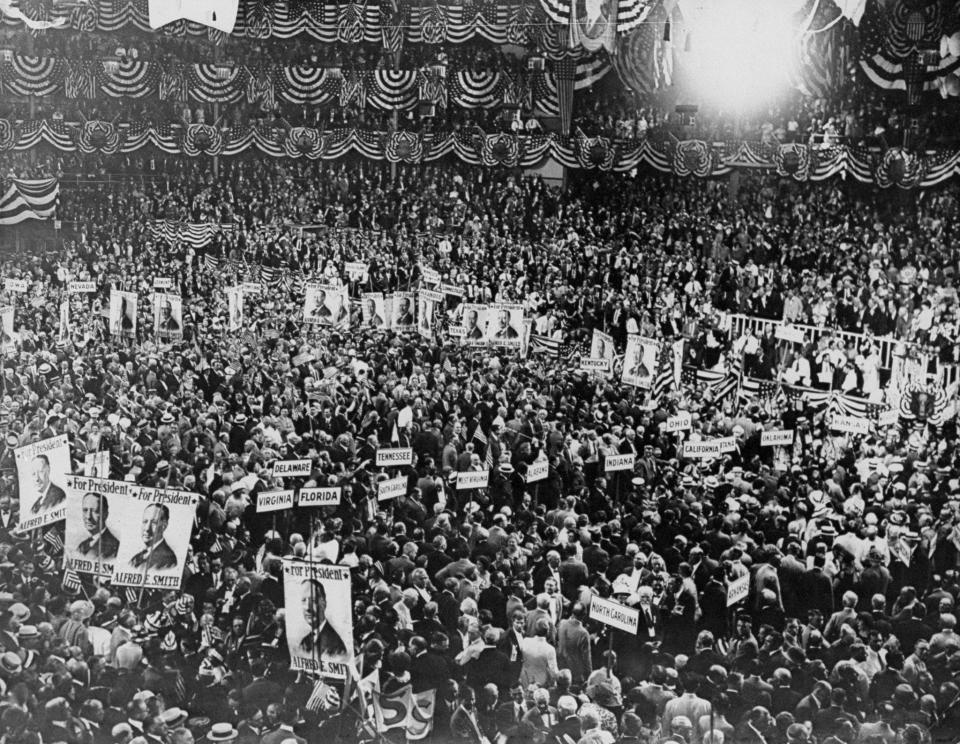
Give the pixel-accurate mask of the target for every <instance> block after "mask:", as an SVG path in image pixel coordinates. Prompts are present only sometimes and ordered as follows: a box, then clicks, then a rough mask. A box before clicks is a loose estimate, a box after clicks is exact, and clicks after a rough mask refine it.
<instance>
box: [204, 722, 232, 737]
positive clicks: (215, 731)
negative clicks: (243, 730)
mask: <svg viewBox="0 0 960 744" xmlns="http://www.w3.org/2000/svg"><path fill="white" fill-rule="evenodd" d="M239 735H240V732H239V731H237V730H236V729H235V728H234V727H233V726H232V725H231V724H229V723H215V724H213V726H211V727H210V731H208V732H207V740H208V741H232V740H234V739H236V738H237V736H239Z"/></svg>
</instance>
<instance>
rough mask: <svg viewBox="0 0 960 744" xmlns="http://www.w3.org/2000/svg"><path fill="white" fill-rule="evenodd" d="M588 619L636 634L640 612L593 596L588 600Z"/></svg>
mask: <svg viewBox="0 0 960 744" xmlns="http://www.w3.org/2000/svg"><path fill="white" fill-rule="evenodd" d="M590 619H591V620H596V621H597V622H599V623H603V624H604V625H609V626H610V627H611V628H617V630H622V631H624V632H626V633H633V634H636V632H637V628H638V627H640V610H637V609H634V608H633V607H627V606H626V605H622V604H620V603H619V602H613V601H612V600H609V599H602V598H601V597H598V596H596V595H594V596H593V597H591V598H590Z"/></svg>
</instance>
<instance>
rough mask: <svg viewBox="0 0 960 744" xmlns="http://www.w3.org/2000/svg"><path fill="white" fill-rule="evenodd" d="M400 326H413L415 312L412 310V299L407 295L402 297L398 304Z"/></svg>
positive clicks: (398, 323) (398, 322)
mask: <svg viewBox="0 0 960 744" xmlns="http://www.w3.org/2000/svg"><path fill="white" fill-rule="evenodd" d="M396 324H397V325H398V326H412V325H413V313H411V312H410V300H409V299H408V298H407V297H401V298H400V302H399V304H398V305H397V323H396Z"/></svg>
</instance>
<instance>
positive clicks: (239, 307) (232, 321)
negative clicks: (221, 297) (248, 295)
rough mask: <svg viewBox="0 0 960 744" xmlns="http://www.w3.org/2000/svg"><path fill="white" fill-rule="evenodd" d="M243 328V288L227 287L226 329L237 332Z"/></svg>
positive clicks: (238, 286) (237, 286)
mask: <svg viewBox="0 0 960 744" xmlns="http://www.w3.org/2000/svg"><path fill="white" fill-rule="evenodd" d="M242 328H243V287H241V286H240V285H239V284H238V285H236V286H235V287H227V329H228V330H230V331H239V330H241V329H242Z"/></svg>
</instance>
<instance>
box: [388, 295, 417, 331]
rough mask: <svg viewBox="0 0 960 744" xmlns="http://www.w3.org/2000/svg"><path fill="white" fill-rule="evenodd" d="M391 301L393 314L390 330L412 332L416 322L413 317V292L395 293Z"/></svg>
mask: <svg viewBox="0 0 960 744" xmlns="http://www.w3.org/2000/svg"><path fill="white" fill-rule="evenodd" d="M391 299H392V301H393V302H392V308H393V314H392V317H391V318H390V328H392V329H393V330H394V331H412V330H413V327H414V322H415V320H416V318H414V315H413V312H414V295H413V292H394V293H393V295H392V296H391Z"/></svg>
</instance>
